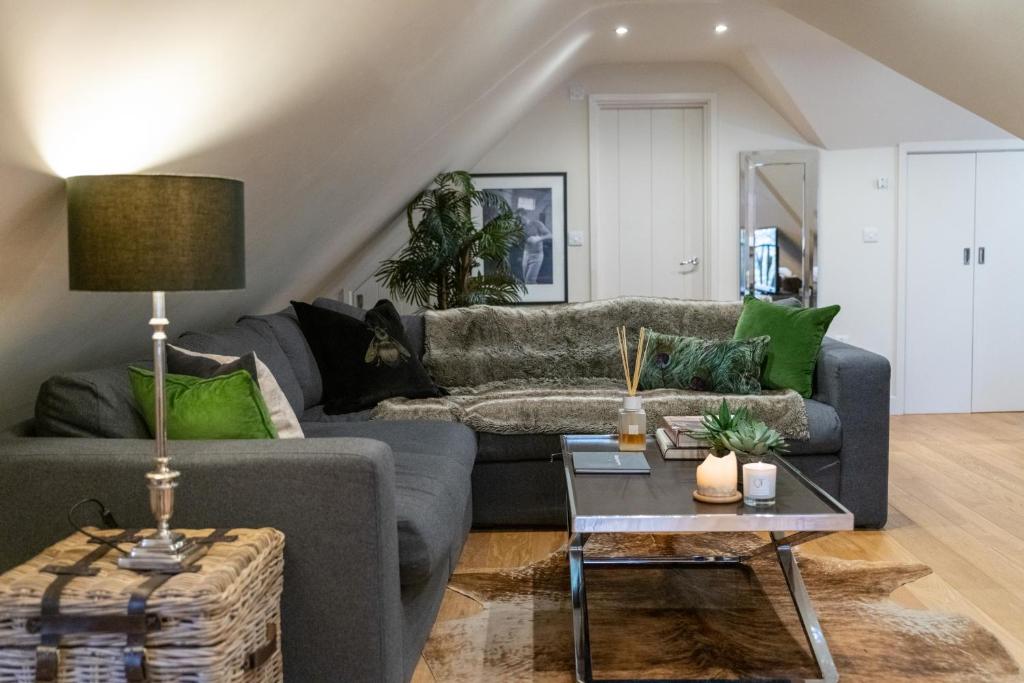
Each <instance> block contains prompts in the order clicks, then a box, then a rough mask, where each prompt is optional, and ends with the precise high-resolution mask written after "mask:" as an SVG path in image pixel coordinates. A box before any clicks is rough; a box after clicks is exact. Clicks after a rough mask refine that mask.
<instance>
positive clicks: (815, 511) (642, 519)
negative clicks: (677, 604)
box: [562, 435, 853, 683]
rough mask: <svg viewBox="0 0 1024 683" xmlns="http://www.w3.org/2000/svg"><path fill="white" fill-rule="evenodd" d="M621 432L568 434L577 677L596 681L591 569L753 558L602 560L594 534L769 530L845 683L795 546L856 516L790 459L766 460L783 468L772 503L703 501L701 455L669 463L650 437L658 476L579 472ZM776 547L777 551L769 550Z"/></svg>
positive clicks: (828, 674) (826, 676)
mask: <svg viewBox="0 0 1024 683" xmlns="http://www.w3.org/2000/svg"><path fill="white" fill-rule="evenodd" d="M617 450H618V441H617V439H616V438H615V437H614V436H594V435H565V436H563V437H562V453H563V460H564V462H565V481H566V487H567V524H568V530H569V537H570V540H569V575H570V589H571V593H572V616H573V619H572V628H573V644H574V646H575V652H576V680H577V681H579V682H580V683H589V682H590V681H592V680H594V678H593V670H592V665H591V657H590V627H589V622H588V619H587V592H586V582H585V573H586V568H587V567H590V566H602V567H608V566H634V567H635V566H650V565H708V564H720V565H739V564H742V563H743V562H744V561H745V560H748V559H749V556H742V555H735V556H717V557H704V556H701V557H629V556H625V557H619V556H616V557H595V556H588V555H586V554H585V551H584V546H585V545H586V542H587V539H588V538H589V537H590V535H591V534H602V533H615V534H657V533H665V534H680V533H693V532H698V533H715V532H740V531H763V532H768V533H769V534H770V536H771V546H772V547H774V551H775V554H776V555H777V557H778V560H779V565H780V567H781V568H782V573H783V575H784V576H785V577H786V584H787V585H788V587H789V592H790V595H791V596H792V598H793V605H794V606H795V608H796V611H797V614H798V615H799V617H800V622H801V624H802V626H803V630H804V634H805V635H806V636H807V643H808V645H809V646H810V649H811V653H812V654H813V656H814V659H815V661H816V662H817V665H818V669H819V670H820V672H821V678H817V679H807V680H809V681H823V682H826V683H833V682H834V681H838V680H839V674H838V672H837V671H836V666H835V662H834V661H833V660H832V655H831V654H830V653H829V650H828V644H827V643H826V642H825V636H824V634H823V633H822V630H821V625H820V624H819V623H818V616H817V614H816V613H815V611H814V607H813V606H812V605H811V600H810V598H809V597H808V595H807V589H806V587H805V586H804V582H803V579H802V578H801V577H800V570H799V569H798V568H797V563H796V557H795V556H794V554H793V547H794V546H795V545H797V544H799V543H803V542H805V541H809V540H812V539H814V538H819V537H821V536H824V535H827V534H830V533H833V532H836V531H848V530H851V529H853V513H851V512H850V511H849V510H847V509H846V508H844V507H843V506H842V505H840V504H839V502H838V501H836V500H835V499H834V498H832V497H831V496H830V495H828V494H827V493H825V492H824V491H822V490H821V489H820V488H818V486H816V485H815V484H814V483H812V482H811V481H810V480H809V479H807V478H806V477H805V476H804V475H802V474H801V473H800V472H799V471H798V470H797V469H796V468H795V467H793V466H792V465H790V464H789V463H788V462H786V460H785V459H783V458H780V457H777V456H772V457H767V458H765V462H771V463H773V464H775V465H777V466H778V478H777V482H776V502H775V505H774V506H772V507H767V508H765V507H758V508H753V507H748V506H745V505H744V504H743V502H742V501H740V502H738V503H730V504H725V505H722V504H717V505H716V504H708V503H699V502H697V501H696V500H694V499H693V496H692V495H691V493H692V491H693V490H694V489H695V488H696V487H697V465H699V464H700V462H699V461H696V460H665V459H664V458H662V457H661V453H660V451H659V450H658V445H657V444H656V443H655V441H654V439H653V438H652V437H648V439H647V450H646V452H645V455H646V456H647V462H648V464H649V465H650V466H651V473H650V474H576V473H575V472H574V470H573V463H572V453H573V451H617ZM769 552H771V551H770V550H769Z"/></svg>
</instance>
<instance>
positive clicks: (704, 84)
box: [473, 63, 897, 362]
mask: <svg viewBox="0 0 1024 683" xmlns="http://www.w3.org/2000/svg"><path fill="white" fill-rule="evenodd" d="M570 83H572V84H579V85H581V86H583V88H584V89H585V90H586V92H587V93H588V94H589V93H662V92H665V93H668V92H713V93H716V94H717V96H718V153H717V155H716V165H717V168H716V169H714V171H713V172H714V173H715V176H716V181H717V185H718V221H717V230H716V233H715V235H714V239H713V244H712V248H713V249H712V257H713V262H712V264H711V265H712V267H713V268H714V278H713V289H712V292H711V295H712V297H713V298H716V299H721V300H729V299H735V298H736V297H737V291H736V282H737V279H738V272H737V267H738V266H737V261H738V240H737V238H736V234H737V230H738V225H739V216H738V211H739V199H738V196H739V152H740V151H746V150H778V149H797V148H804V147H808V146H809V145H807V144H806V143H805V142H804V141H803V140H802V139H801V138H800V136H799V135H798V134H797V133H796V131H795V130H794V129H793V128H792V127H790V126H789V125H788V124H787V123H786V122H785V121H784V120H783V119H782V118H781V116H779V115H778V114H777V113H776V112H775V111H774V110H773V109H771V107H769V106H768V105H767V103H765V102H764V100H763V99H761V98H760V97H759V96H758V95H757V94H756V93H754V92H753V91H752V90H751V89H750V88H749V87H747V86H746V85H745V83H744V82H743V81H742V80H740V79H739V78H738V77H737V76H736V75H735V74H734V73H733V72H732V71H731V70H730V69H728V68H727V67H725V66H722V65H717V64H702V63H688V64H657V65H600V66H594V67H587V68H584V69H582V70H581V71H579V72H577V73H576V74H574V75H573V76H572V77H571V78H570V79H569V80H568V81H567V82H566V83H565V84H562V85H560V86H558V87H556V88H555V89H554V90H553V91H552V92H551V93H549V94H548V95H546V96H545V97H544V98H542V99H541V101H540V102H539V103H538V104H537V105H536V106H534V107H533V109H531V110H530V111H529V112H528V113H527V114H526V115H525V116H524V117H523V118H522V119H521V120H520V121H519V122H518V123H517V124H516V125H515V127H514V128H513V129H512V130H511V131H510V132H509V133H508V134H507V135H506V136H505V138H504V139H502V140H501V142H499V143H498V144H497V145H495V146H494V148H492V149H491V150H490V151H489V152H487V153H486V154H485V155H484V157H483V158H482V159H481V160H480V162H479V163H478V164H477V165H476V166H475V167H474V169H473V170H474V171H475V172H480V173H502V172H516V171H566V172H567V174H568V213H569V225H568V229H569V230H579V231H582V232H583V233H584V235H585V236H586V241H585V244H584V246H583V247H569V298H570V300H573V301H582V300H586V299H588V298H589V296H590V248H589V245H590V231H589V220H590V215H589V214H590V201H589V188H588V185H589V166H588V127H589V122H588V107H587V102H586V101H585V100H584V101H572V100H570V99H569V95H568V87H569V84H570ZM820 169H821V171H820V173H821V177H820V186H819V246H818V251H819V253H818V264H819V267H820V283H819V284H820V290H819V305H829V304H834V303H837V304H840V305H841V306H842V312H841V313H840V314H839V316H838V317H837V318H836V319H835V321H834V323H833V325H832V328H831V330H830V335H832V336H841V337H845V338H847V339H848V340H849V342H850V343H853V344H856V345H858V346H862V347H863V348H866V349H869V350H871V351H874V352H876V353H879V354H881V355H883V356H885V357H886V358H888V359H889V360H890V362H892V361H894V360H895V345H896V339H895V334H896V333H895V329H896V322H895V321H896V200H897V191H896V182H897V169H896V148H895V147H879V148H869V149H854V150H822V151H821V162H820ZM880 177H885V178H888V180H889V188H888V189H885V190H879V189H876V187H875V183H876V180H877V179H878V178H880ZM864 228H875V229H877V230H878V242H875V243H865V242H864V241H863V229H864Z"/></svg>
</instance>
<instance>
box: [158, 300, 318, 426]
mask: <svg viewBox="0 0 1024 683" xmlns="http://www.w3.org/2000/svg"><path fill="white" fill-rule="evenodd" d="M174 344H175V345H176V346H180V347H181V348H183V349H188V350H189V351H197V352H199V353H216V354H219V355H222V356H244V355H245V354H247V353H249V352H250V351H253V352H255V353H256V357H257V358H259V359H260V360H261V361H263V362H264V363H266V365H267V367H268V368H269V369H270V372H272V373H273V375H274V379H276V380H277V383H278V385H279V386H280V387H281V391H283V392H284V395H285V396H286V397H287V398H288V403H289V404H290V405H291V407H292V410H293V411H294V412H295V414H296V415H301V414H302V413H303V410H304V408H305V404H306V401H305V394H304V392H303V389H302V385H301V384H300V383H299V380H298V378H297V377H296V375H295V371H294V370H293V369H292V364H291V362H290V361H289V360H288V356H286V355H285V352H284V350H283V349H282V348H281V344H280V343H278V341H277V335H275V334H274V331H273V329H272V328H271V327H270V324H269V323H268V322H267V321H266V320H263V319H260V318H243V319H242V320H240V321H239V322H238V324H237V325H235V326H234V327H228V328H225V329H222V330H219V331H217V332H185V333H184V334H182V335H181V336H180V337H178V339H177V341H175V342H174Z"/></svg>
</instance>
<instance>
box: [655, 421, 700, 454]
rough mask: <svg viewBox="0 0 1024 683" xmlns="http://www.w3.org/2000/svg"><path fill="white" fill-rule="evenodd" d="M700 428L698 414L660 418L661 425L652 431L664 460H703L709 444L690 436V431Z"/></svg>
mask: <svg viewBox="0 0 1024 683" xmlns="http://www.w3.org/2000/svg"><path fill="white" fill-rule="evenodd" d="M700 429H701V417H700V416H699V415H686V416H665V417H663V418H661V425H660V426H659V427H658V429H657V431H655V433H654V438H655V440H656V441H657V442H658V448H659V449H661V456H662V457H663V458H665V459H666V460H703V459H704V458H705V456H707V454H708V449H709V448H710V445H709V444H708V442H707V441H701V440H699V439H695V438H693V437H692V436H690V433H691V432H695V431H698V430H700Z"/></svg>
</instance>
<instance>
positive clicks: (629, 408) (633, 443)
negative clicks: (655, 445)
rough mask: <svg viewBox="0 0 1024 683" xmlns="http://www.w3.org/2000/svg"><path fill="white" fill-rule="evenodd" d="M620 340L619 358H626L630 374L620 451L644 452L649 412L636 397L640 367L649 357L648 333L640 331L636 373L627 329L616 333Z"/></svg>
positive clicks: (621, 415)
mask: <svg viewBox="0 0 1024 683" xmlns="http://www.w3.org/2000/svg"><path fill="white" fill-rule="evenodd" d="M615 331H616V333H617V336H618V339H619V355H620V356H621V357H622V370H623V372H624V373H625V375H626V396H624V397H623V398H622V407H621V408H619V450H620V451H642V450H644V449H645V448H646V447H647V413H646V412H644V404H643V399H642V398H640V397H639V396H637V395H636V390H637V388H638V387H639V385H640V368H641V367H642V366H643V364H644V361H645V360H646V358H647V346H646V344H645V341H646V332H647V331H646V330H645V329H644V328H642V327H641V328H640V338H639V339H638V340H637V345H636V361H635V363H634V367H633V369H632V371H630V367H629V343H628V340H627V336H626V328H625V327H620V328H617V329H616V330H615Z"/></svg>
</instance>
